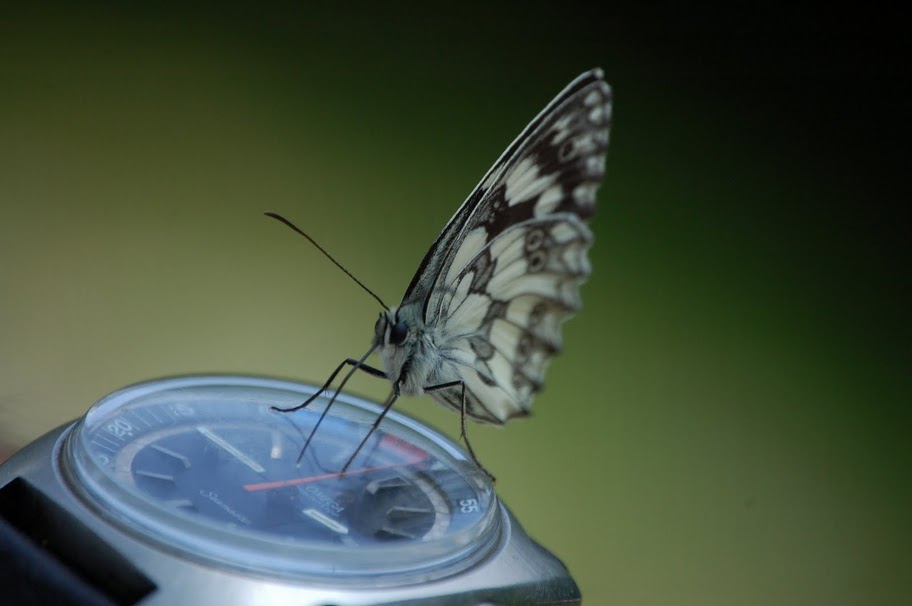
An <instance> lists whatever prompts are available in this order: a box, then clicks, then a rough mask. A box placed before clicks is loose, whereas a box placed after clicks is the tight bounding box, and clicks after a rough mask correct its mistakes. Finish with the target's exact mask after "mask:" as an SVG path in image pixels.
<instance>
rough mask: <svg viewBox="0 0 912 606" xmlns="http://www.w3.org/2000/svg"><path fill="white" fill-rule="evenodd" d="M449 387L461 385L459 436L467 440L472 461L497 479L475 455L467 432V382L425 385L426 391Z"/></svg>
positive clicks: (489, 476)
mask: <svg viewBox="0 0 912 606" xmlns="http://www.w3.org/2000/svg"><path fill="white" fill-rule="evenodd" d="M449 387H459V388H460V391H461V395H460V403H461V404H460V407H459V413H460V415H459V422H460V430H459V437H460V438H462V441H463V442H465V445H466V449H467V450H468V451H469V456H471V457H472V461H473V462H474V463H475V465H477V466H478V468H479V469H480V470H481V471H483V472H484V474H485V475H486V476H488V479H489V480H491V483H494V482H495V481H496V478H495V477H494V474H492V473H491V472H490V471H488V468H487V467H485V466H484V465H482V464H481V461H479V460H478V457H477V456H476V455H475V451H474V450H473V449H472V444H471V442H469V435H468V434H467V433H466V416H467V415H466V394H465V383H463V382H462V381H452V382H451V383H441V384H440V385H431V386H430V387H425V388H424V391H426V392H427V391H437V390H438V389H447V388H449Z"/></svg>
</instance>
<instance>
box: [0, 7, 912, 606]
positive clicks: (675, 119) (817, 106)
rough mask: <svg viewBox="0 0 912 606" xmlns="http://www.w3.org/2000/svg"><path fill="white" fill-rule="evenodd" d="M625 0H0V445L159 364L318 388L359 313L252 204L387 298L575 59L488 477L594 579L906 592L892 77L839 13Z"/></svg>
mask: <svg viewBox="0 0 912 606" xmlns="http://www.w3.org/2000/svg"><path fill="white" fill-rule="evenodd" d="M638 6H639V8H637V9H635V10H631V11H626V10H624V9H621V8H607V9H603V11H602V12H600V13H594V12H591V11H590V10H583V9H582V7H575V6H574V5H572V4H562V5H561V6H560V8H553V7H549V5H547V4H536V3H533V4H527V5H521V8H520V5H514V6H513V7H509V6H502V7H499V8H496V7H491V6H488V5H486V4H473V3H467V4H460V5H459V6H456V7H450V8H449V9H447V10H446V11H444V10H443V9H431V8H429V7H426V6H423V7H421V8H417V7H416V8H415V9H414V10H411V9H406V8H394V7H393V5H389V4H379V5H377V6H373V7H370V8H367V7H360V8H356V7H355V5H352V4H350V3H345V4H344V5H343V4H342V3H340V4H339V5H304V4H302V5H300V6H299V5H296V4H290V5H271V6H270V7H269V8H254V7H253V6H252V5H251V6H241V5H238V6H229V5H224V4H220V5H218V6H217V7H216V6H215V5H213V7H210V8H204V7H202V6H198V5H193V6H190V5H186V4H177V3H174V4H165V5H161V4H159V5H157V7H156V8H138V7H132V8H128V7H124V6H117V5H113V4H111V5H106V4H100V3H82V4H79V5H78V6H69V5H66V4H51V5H41V4H28V5H25V4H24V5H22V6H13V7H11V6H7V7H5V8H4V10H3V13H2V15H0V443H5V444H6V445H7V446H8V447H9V448H15V447H17V446H20V445H22V444H25V443H27V442H28V441H30V440H32V439H34V438H35V437H37V436H38V435H40V434H41V433H43V432H45V431H47V430H49V429H51V428H53V427H55V426H57V425H59V424H60V423H63V422H65V421H67V420H69V419H72V418H74V417H76V416H78V415H80V414H81V413H82V412H83V411H84V410H85V409H86V408H87V407H88V406H89V405H91V404H92V402H94V401H95V400H96V399H97V398H99V397H101V396H103V395H104V394H106V393H108V392H110V391H113V390H115V389H117V388H119V387H121V386H123V385H126V384H128V383H131V382H134V381H139V380H144V379H150V378H154V377H159V376H163V375H172V374H183V373H194V372H209V371H218V372H238V373H256V374H267V375H274V376H280V377H287V378H294V379H300V380H306V381H313V382H319V381H322V380H323V379H324V378H325V377H326V376H327V373H328V372H329V371H330V370H331V369H332V368H333V367H334V366H335V365H336V363H337V362H338V361H339V360H341V359H343V358H345V357H347V356H352V355H360V354H361V353H362V352H363V351H365V349H366V347H367V344H368V342H369V340H370V338H371V335H372V326H373V322H374V319H375V315H376V313H377V306H376V304H375V302H374V301H373V300H372V299H370V298H369V297H368V296H366V295H365V294H364V293H362V292H361V291H359V290H358V289H357V287H356V286H354V285H353V284H352V283H350V282H349V280H348V278H346V277H345V276H344V275H343V274H341V273H340V272H339V271H338V270H336V269H335V268H334V267H332V266H331V265H330V264H329V263H328V262H327V261H326V260H325V259H323V258H321V257H320V256H318V254H317V253H316V252H315V251H314V250H312V249H311V248H309V247H308V246H307V245H306V243H305V242H304V241H303V240H301V239H299V238H297V237H296V236H294V235H293V234H291V232H289V231H288V230H287V229H285V228H283V227H282V226H280V225H278V224H276V223H275V222H273V221H270V220H268V219H266V218H264V217H263V216H262V212H263V211H265V210H275V211H279V212H282V213H284V214H286V215H287V216H288V217H290V218H292V219H293V220H295V221H296V222H298V223H299V224H301V225H302V226H303V227H304V228H305V229H307V230H308V231H309V232H310V233H311V234H312V235H314V237H315V238H316V239H317V240H318V241H320V242H321V243H322V244H324V245H325V246H326V247H327V248H329V249H330V250H331V251H332V252H333V253H334V254H335V255H336V256H337V257H338V258H339V259H340V260H341V261H342V262H343V263H344V264H346V265H347V266H348V267H349V269H351V270H352V271H353V272H354V273H355V274H356V275H358V276H359V277H360V278H361V279H362V280H363V281H365V282H366V283H367V284H369V285H370V286H371V287H372V288H373V289H375V290H376V291H377V292H378V293H379V294H380V295H381V296H382V297H383V298H385V299H386V300H387V302H397V301H398V300H399V297H400V296H401V293H402V292H403V291H404V289H405V287H406V285H407V284H408V281H409V279H410V278H411V275H412V273H413V271H414V270H415V268H416V267H417V264H418V262H419V260H420V259H421V256H422V255H423V254H424V252H425V250H426V249H427V246H428V245H429V244H430V243H431V242H432V241H433V239H434V237H435V236H436V235H437V232H438V230H439V229H440V228H441V227H442V226H443V225H444V223H445V222H446V220H447V219H448V218H449V216H450V214H451V213H452V212H453V211H454V210H455V209H456V207H457V206H458V204H459V203H460V202H461V201H462V200H463V199H464V197H465V196H466V195H467V194H468V192H469V191H470V189H471V188H472V187H473V186H474V185H475V184H476V182H477V181H478V179H479V178H480V177H481V175H482V174H483V173H484V171H485V170H487V168H488V167H489V165H490V164H491V163H492V162H493V161H494V159H495V158H497V156H498V155H499V154H500V153H501V151H502V150H503V149H504V147H505V146H506V145H507V144H508V143H509V142H510V141H511V140H512V138H513V137H514V136H515V135H516V134H518V132H519V131H520V129H521V128H522V127H523V126H524V125H525V124H526V122H527V121H528V120H529V119H531V118H532V117H533V116H534V115H535V113H537V112H538V111H539V109H541V108H542V107H543V106H544V104H545V103H547V102H548V101H549V100H550V99H551V97H552V96H553V95H554V94H556V93H557V92H558V91H559V90H560V89H561V88H562V87H563V86H564V85H565V84H566V83H567V82H569V80H570V79H571V78H573V77H574V76H576V75H577V74H578V73H579V72H582V71H583V70H585V69H588V68H590V67H593V66H595V65H600V66H601V67H603V68H604V69H605V72H606V75H607V78H608V80H609V81H610V82H611V83H612V85H613V86H614V90H615V121H614V124H615V126H614V130H613V133H612V148H611V150H610V153H609V158H608V165H607V166H608V176H607V179H606V182H605V185H604V186H603V188H602V190H601V193H600V207H599V212H598V215H597V217H596V219H595V220H594V222H593V229H594V231H595V233H596V245H595V247H594V248H593V250H592V255H591V256H592V261H593V267H594V273H593V276H592V279H591V281H590V282H589V283H588V284H587V285H586V286H585V288H584V291H583V298H584V301H585V303H586V307H585V309H584V311H583V312H582V313H581V314H580V315H579V316H578V317H577V318H575V319H573V320H572V321H571V322H569V323H568V324H567V325H566V328H565V342H566V350H565V352H564V353H563V354H562V355H561V357H559V358H558V359H557V360H556V361H555V363H554V364H553V365H552V366H551V370H550V372H549V375H548V381H547V388H546V390H545V391H544V392H543V393H542V394H541V395H540V396H539V397H538V399H537V401H536V406H535V411H534V414H533V416H532V418H531V419H528V420H524V421H518V422H515V423H511V424H510V425H509V426H508V427H507V428H505V429H498V428H490V427H482V426H472V427H470V435H471V436H472V439H473V443H474V445H475V447H476V450H477V451H478V453H479V456H480V457H481V458H482V460H483V461H484V462H485V463H486V465H487V466H488V467H489V468H490V469H491V470H493V471H494V472H495V474H496V475H497V476H498V478H499V481H498V485H497V488H498V492H499V494H500V495H501V497H502V498H503V499H504V500H505V502H507V504H508V505H509V506H510V507H511V508H512V509H513V510H514V512H515V513H516V514H517V516H518V517H519V519H520V520H521V521H522V522H523V523H524V525H525V526H526V528H527V529H528V531H529V532H530V534H532V535H533V536H534V537H535V538H537V539H538V540H539V541H540V542H542V543H543V544H544V545H545V546H547V547H548V548H550V549H552V550H553V551H554V552H555V553H556V554H558V555H559V556H560V557H561V558H562V559H563V560H564V561H565V563H566V564H567V565H568V567H569V568H570V571H571V572H572V573H573V575H574V576H575V578H576V579H577V581H578V583H579V584H580V586H581V588H582V591H583V594H584V599H585V603H587V604H660V603H661V604H666V603H676V604H700V605H707V604H720V605H722V604H726V605H728V604H745V605H751V604H758V605H760V604H802V605H806V604H828V605H834V604H896V603H900V602H903V601H904V600H907V599H908V596H909V592H910V590H912V581H910V579H912V557H910V550H909V541H910V538H912V537H910V526H912V525H910V521H909V517H910V511H912V490H910V473H909V464H910V462H912V457H910V445H909V443H910V440H909V428H910V425H909V420H910V419H909V415H908V412H907V409H908V404H909V394H910V346H909V343H910V336H912V335H910V330H909V323H908V310H909V302H910V300H909V298H908V297H907V295H906V294H905V293H906V292H908V291H907V288H908V286H909V270H908V265H905V264H904V262H903V261H904V260H903V258H902V254H901V253H902V252H903V251H904V248H905V247H906V246H907V240H908V237H909V232H908V229H909V225H908V223H907V222H906V221H904V220H903V218H902V217H901V213H900V207H901V205H905V204H907V203H908V201H909V196H908V185H907V184H906V183H905V180H906V179H907V178H908V173H909V162H908V153H907V149H906V148H905V147H904V146H905V143H904V141H905V140H904V139H903V138H902V137H901V136H900V133H899V130H898V129H897V128H896V127H897V126H898V125H899V124H900V123H902V122H907V121H908V117H907V115H906V112H905V111H904V110H901V109H900V104H901V103H902V105H903V106H906V105H907V97H905V98H904V97H901V96H899V94H898V91H897V90H896V89H897V88H898V85H899V81H901V80H902V79H903V78H904V77H906V76H907V74H905V75H903V71H902V70H903V68H902V67H901V66H900V64H899V63H898V61H897V62H895V63H894V62H892V61H891V57H893V56H894V55H892V53H891V52H890V51H891V49H890V48H888V45H889V44H890V39H889V37H881V39H880V40H879V41H877V42H874V43H873V44H872V43H871V42H869V41H867V40H866V39H865V38H864V37H863V36H862V35H861V33H863V31H864V30H865V27H866V25H867V24H865V23H860V22H859V21H858V19H857V18H856V16H847V17H846V18H845V19H844V20H842V21H840V20H839V19H837V18H834V17H833V15H832V14H831V13H830V14H829V16H828V19H829V20H828V21H827V22H826V23H820V22H818V21H816V20H815V19H816V17H806V18H805V17H801V14H800V12H789V13H782V14H777V13H775V12H772V11H767V12H766V13H761V14H756V13H755V14H752V15H747V16H745V17H743V18H742V17H741V16H739V15H736V14H734V13H721V14H720V13H718V12H714V11H713V12H709V11H708V12H706V13H699V12H694V11H693V10H692V8H684V7H683V5H678V4H677V3H672V2H669V3H665V4H657V5H650V6H649V8H643V6H642V5H638ZM796 15H798V16H797V17H796ZM781 17H787V18H788V19H786V20H785V21H783V19H781ZM894 64H895V65H896V67H893V65H894ZM352 389H353V390H354V391H356V392H358V393H361V394H365V395H367V396H370V397H373V398H382V397H383V396H385V395H386V391H387V386H386V385H384V384H382V382H378V381H376V380H372V379H371V378H369V377H366V378H359V379H357V380H355V381H353V383H352ZM397 406H399V409H400V410H402V411H405V412H408V413H409V414H412V415H414V416H416V417H418V418H420V419H422V420H424V421H426V422H428V423H430V424H432V425H433V426H435V427H438V428H440V429H442V430H443V431H446V432H447V433H449V434H450V435H453V436H455V435H457V434H458V417H457V416H456V415H453V414H452V413H450V412H448V411H445V410H443V409H441V408H439V407H438V406H436V405H435V404H433V403H432V401H431V400H430V399H428V398H423V399H416V400H412V401H408V400H406V401H401V406H400V405H399V404H397Z"/></svg>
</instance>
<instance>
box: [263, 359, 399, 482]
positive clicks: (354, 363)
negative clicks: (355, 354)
mask: <svg viewBox="0 0 912 606" xmlns="http://www.w3.org/2000/svg"><path fill="white" fill-rule="evenodd" d="M374 349H376V346H374V347H371V348H370V349H369V350H367V353H366V354H364V355H363V356H362V357H361V359H360V360H355V359H352V358H348V359H347V360H345V361H344V362H342V363H341V364H339V366H338V367H336V369H335V370H334V371H333V373H332V374H331V375H329V379H328V380H327V381H326V383H324V384H323V387H321V388H320V389H319V390H317V392H316V393H314V394H313V395H312V396H310V397H309V398H307V400H306V401H305V402H304V403H303V404H299V405H298V406H293V407H291V408H278V407H276V406H273V407H272V409H273V410H277V411H279V412H294V411H296V410H300V409H302V408H304V407H306V406H307V405H308V404H310V403H311V402H313V401H314V399H315V398H317V397H318V396H319V395H320V394H322V393H323V392H324V391H326V388H327V387H329V384H330V383H332V382H333V380H334V379H335V378H336V375H338V374H339V371H341V370H342V369H343V368H344V367H345V365H346V364H350V365H351V367H352V368H351V370H349V371H348V372H347V373H346V375H345V378H344V379H342V382H341V383H339V387H338V388H337V389H336V391H335V392H333V395H332V397H331V398H330V399H329V402H327V403H326V407H325V408H324V409H323V412H322V413H320V418H319V419H317V422H316V423H315V424H314V426H313V429H311V430H310V435H308V436H307V440H305V442H304V447H303V448H301V453H300V454H299V455H298V460H297V461H296V462H295V464H296V465H300V464H301V459H303V458H304V453H305V452H307V447H308V446H310V442H311V440H313V437H314V435H316V433H317V429H319V427H320V425H321V424H322V423H323V419H325V418H326V413H328V412H329V409H330V407H331V406H332V405H333V403H334V402H335V401H336V397H337V396H338V395H339V392H340V391H342V388H343V387H345V384H346V383H347V382H348V380H349V379H350V378H351V376H352V375H353V374H355V371H356V370H359V369H360V370H363V371H364V372H366V373H367V374H369V375H373V376H375V377H383V378H386V373H385V372H383V371H382V370H380V369H379V368H374V367H373V366H368V365H367V364H365V363H364V360H366V359H367V357H368V356H369V355H371V353H372V352H373V351H374Z"/></svg>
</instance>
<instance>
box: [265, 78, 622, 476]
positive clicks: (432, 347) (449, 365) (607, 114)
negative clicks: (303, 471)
mask: <svg viewBox="0 0 912 606" xmlns="http://www.w3.org/2000/svg"><path fill="white" fill-rule="evenodd" d="M610 123H611V89H610V88H609V86H608V85H607V84H606V83H605V81H604V79H603V74H602V71H601V70H600V69H594V70H591V71H588V72H586V73H584V74H582V75H580V76H579V77H578V78H576V79H575V80H573V82H571V83H570V84H569V85H568V86H567V87H566V88H565V89H564V90H563V91H561V93H560V94H559V95H558V96H557V97H556V98H555V99H554V100H553V101H551V103H549V104H548V106H547V107H545V109H544V110H542V112H541V113H540V114H539V115H538V116H536V118H535V119H534V120H532V122H531V123H530V124H529V125H528V126H527V127H526V128H525V129H524V130H523V131H522V133H520V135H519V137H517V139H516V140H515V141H513V143H512V144H511V145H510V146H509V147H508V148H507V150H506V151H505V152H504V153H503V155H502V156H501V157H500V159H498V160H497V162H495V164H494V166H493V167H491V169H490V170H489V171H488V172H487V174H486V175H485V176H484V177H483V178H482V179H481V182H480V183H479V184H478V186H477V187H476V188H475V190H474V191H473V192H472V193H471V194H470V195H469V197H468V199H467V200H466V201H465V202H464V203H463V204H462V206H460V207H459V210H457V211H456V214H454V215H453V217H452V218H451V219H450V221H449V222H448V223H447V225H446V227H444V228H443V231H442V232H440V235H439V236H437V240H436V241H435V242H434V244H433V245H432V246H431V248H430V250H428V252H427V254H426V255H425V256H424V259H423V260H422V261H421V265H420V266H419V267H418V271H417V272H416V273H415V276H414V277H413V278H412V281H411V284H409V286H408V288H407V289H406V291H405V296H404V297H403V298H402V303H400V304H399V306H397V307H387V306H386V305H384V304H383V301H382V300H380V298H379V297H377V296H376V295H374V294H373V293H372V292H371V291H370V290H369V289H367V288H366V287H364V285H363V284H361V283H360V282H358V283H359V284H361V286H362V287H363V288H365V290H368V292H371V294H372V295H373V296H374V297H375V298H376V299H377V300H378V301H380V304H381V305H383V307H384V308H385V311H383V312H381V313H380V318H379V319H378V320H377V323H376V325H375V326H374V340H373V345H372V346H371V348H370V349H369V350H368V351H367V353H366V354H364V355H363V356H362V357H361V359H359V360H355V359H348V360H345V361H344V362H342V363H341V364H340V365H339V367H338V368H336V370H335V371H334V372H333V373H332V374H331V375H330V377H329V379H328V380H327V382H326V384H325V385H323V387H322V388H321V389H320V391H319V392H317V393H316V394H314V395H313V396H312V397H311V398H310V399H308V400H307V401H306V402H304V403H303V404H301V405H300V406H296V407H294V408H289V409H282V410H285V411H293V410H298V409H300V408H303V407H304V406H307V405H308V404H309V403H310V402H311V401H312V400H313V399H315V398H316V397H317V396H319V395H320V394H321V393H322V392H323V391H325V390H326V389H327V388H328V386H329V385H330V384H331V383H332V381H333V380H334V379H335V377H336V375H338V373H339V372H340V371H341V370H342V368H344V367H345V366H346V365H350V366H352V368H351V369H350V371H349V372H348V374H347V375H346V376H345V377H344V379H343V380H342V382H341V384H340V385H339V388H338V389H337V391H336V393H338V391H339V390H341V389H342V387H343V386H344V385H345V382H346V381H347V380H348V378H349V377H350V376H351V375H352V374H353V373H354V371H355V370H358V369H360V370H363V371H365V372H367V373H369V374H372V375H375V376H378V377H384V378H386V379H388V380H389V381H390V382H391V383H392V385H393V391H392V393H391V395H390V397H389V399H388V400H387V402H386V406H385V408H384V409H383V412H382V413H381V414H380V416H379V417H378V418H377V420H376V422H375V423H374V425H373V427H372V428H371V430H370V432H369V433H368V434H367V436H365V438H364V440H363V441H362V442H361V444H360V445H359V446H358V449H357V450H356V451H355V453H354V454H353V455H352V457H351V458H350V459H349V461H348V463H346V464H345V466H344V467H343V470H342V471H343V472H344V471H345V470H346V469H347V468H348V466H349V465H350V464H351V462H352V460H353V459H354V458H355V456H356V455H357V453H358V452H359V451H360V449H361V447H362V446H363V445H364V443H365V442H366V441H367V439H368V437H369V436H370V433H372V432H373V430H374V429H376V427H377V426H378V425H379V424H380V421H381V420H382V419H383V416H384V415H385V414H386V413H387V411H389V409H390V408H391V407H392V405H393V403H394V402H395V401H396V399H397V398H398V397H399V395H401V394H405V395H410V396H413V395H421V394H425V393H427V394H429V395H430V396H431V397H432V398H434V399H435V400H437V401H438V402H440V403H441V404H443V405H445V406H448V407H450V408H453V409H455V410H457V411H459V412H460V414H461V418H462V438H463V440H464V441H465V443H466V446H467V447H468V450H469V453H470V454H471V456H472V459H473V460H474V461H475V463H476V464H478V465H479V467H480V468H481V469H482V470H484V467H483V466H481V464H480V463H479V462H478V458H477V457H476V456H475V453H474V452H473V450H472V447H471V445H470V444H469V441H468V438H467V437H466V433H465V419H466V417H471V418H473V419H475V420H477V421H482V422H488V423H497V424H503V423H505V422H506V421H507V420H509V419H511V418H513V417H518V416H524V415H527V414H528V413H529V410H530V408H531V406H532V400H533V398H534V396H535V394H536V392H537V391H538V390H539V389H541V387H542V383H543V380H544V376H545V368H546V367H547V365H548V362H549V361H550V360H551V358H552V357H553V356H554V355H555V354H556V353H557V352H558V351H560V349H561V324H562V323H563V321H564V320H566V319H567V318H568V317H569V316H570V315H571V314H573V313H574V312H575V311H577V310H578V309H579V308H580V307H581V302H580V296H579V287H580V284H582V282H584V281H585V280H586V278H588V276H589V273H590V267H589V260H588V257H587V251H588V249H589V246H590V245H591V244H592V232H591V231H590V230H589V227H588V226H587V225H586V223H585V220H586V219H588V218H589V217H590V216H591V215H592V213H593V210H594V209H595V192H596V189H597V188H598V186H599V184H600V183H601V181H602V176H603V174H604V171H605V152H606V150H607V147H608V132H609V127H610ZM266 214H267V215H270V216H272V217H274V218H276V219H279V220H281V221H283V222H284V223H286V224H287V225H289V226H290V227H291V228H292V229H294V230H295V231H298V232H299V233H301V234H302V235H304V236H305V237H306V238H307V239H308V240H310V241H311V242H312V243H313V244H314V245H316V242H314V241H313V240H312V239H311V238H310V237H309V236H307V234H304V232H302V231H301V230H299V229H298V228H297V227H295V226H294V225H292V224H291V223H290V222H289V221H287V220H286V219H284V218H282V217H280V216H279V215H276V214H274V213H266ZM317 248H320V247H319V246H318V245H317ZM320 250H321V251H322V252H324V254H326V253H325V251H323V249H322V248H320ZM327 256H329V255H328V254H327ZM330 258H332V257H330ZM334 262H335V261H334ZM337 265H338V263H337ZM340 267H341V266H340ZM343 271H344V268H343ZM346 273H348V272H347V271H346ZM349 275H350V276H351V274H349ZM352 277H353V276H352ZM353 278H354V277H353ZM356 281H357V280H356ZM377 350H379V353H380V357H381V358H382V359H383V370H380V369H378V368H374V367H371V366H368V365H367V364H365V360H367V358H368V356H370V355H371V354H372V353H373V352H374V351H377ZM333 397H335V396H333ZM330 403H331V402H330ZM327 410H329V406H327V408H326V409H324V413H323V414H324V415H325V411H327ZM320 421H322V417H321V418H320ZM317 427H319V421H318V423H317V424H316V425H315V426H314V428H313V432H315V431H316V429H317ZM312 436H313V433H311V437H312ZM309 441H310V440H309V439H308V443H309ZM304 448H305V449H306V448H307V444H305V446H304ZM302 455H303V451H302ZM485 472H486V473H487V470H485ZM488 475H490V474H488Z"/></svg>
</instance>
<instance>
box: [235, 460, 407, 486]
mask: <svg viewBox="0 0 912 606" xmlns="http://www.w3.org/2000/svg"><path fill="white" fill-rule="evenodd" d="M424 459H425V457H424V456H422V457H421V458H418V459H413V460H410V461H400V462H398V463H391V464H389V465H376V466H374V467H362V468H361V469H349V470H348V471H346V472H345V473H344V474H343V472H341V471H336V472H333V473H324V474H321V475H317V476H304V477H302V478H291V479H288V480H278V481H275V482H262V483H259V484H244V490H246V491H247V492H255V491H258V490H272V489H273V488H285V487H286V486H298V485H300V484H310V483H312V482H321V481H323V480H329V479H331V478H338V477H340V476H342V475H346V476H352V475H355V474H358V473H369V472H371V471H380V470H382V469H392V468H394V467H405V466H407V465H412V464H414V463H419V462H421V461H423V460H424Z"/></svg>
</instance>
